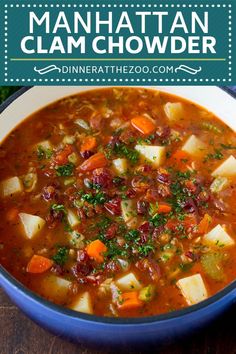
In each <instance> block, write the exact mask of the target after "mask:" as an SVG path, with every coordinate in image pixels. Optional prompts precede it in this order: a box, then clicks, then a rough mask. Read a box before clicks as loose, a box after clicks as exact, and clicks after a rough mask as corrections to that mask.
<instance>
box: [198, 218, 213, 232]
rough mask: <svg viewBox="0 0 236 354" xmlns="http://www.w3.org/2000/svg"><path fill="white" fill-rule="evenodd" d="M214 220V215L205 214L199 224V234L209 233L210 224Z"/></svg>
mask: <svg viewBox="0 0 236 354" xmlns="http://www.w3.org/2000/svg"><path fill="white" fill-rule="evenodd" d="M211 222H212V217H211V216H210V215H208V214H205V215H204V217H203V218H202V220H201V221H200V223H199V224H198V232H199V234H205V233H207V231H208V229H209V226H210V224H211Z"/></svg>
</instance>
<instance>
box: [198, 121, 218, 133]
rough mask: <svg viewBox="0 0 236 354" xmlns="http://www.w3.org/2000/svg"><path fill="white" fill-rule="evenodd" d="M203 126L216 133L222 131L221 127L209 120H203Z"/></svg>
mask: <svg viewBox="0 0 236 354" xmlns="http://www.w3.org/2000/svg"><path fill="white" fill-rule="evenodd" d="M202 127H203V129H205V130H209V131H212V132H213V133H216V134H221V133H222V130H221V129H220V128H218V127H217V126H215V125H214V124H212V123H209V122H203V123H202Z"/></svg>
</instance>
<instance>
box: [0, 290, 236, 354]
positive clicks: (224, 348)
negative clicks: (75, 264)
mask: <svg viewBox="0 0 236 354" xmlns="http://www.w3.org/2000/svg"><path fill="white" fill-rule="evenodd" d="M0 334H1V339H0V354H75V353H78V354H102V353H103V354H108V353H118V352H119V353H120V351H119V350H117V351H112V350H110V349H109V348H107V350H103V351H98V350H94V349H88V348H86V347H84V346H82V345H75V344H72V343H68V342H66V341H64V340H62V339H61V338H57V337H56V336H53V335H51V334H49V333H48V332H46V331H45V330H43V329H42V328H40V327H39V326H37V325H36V324H34V323H33V322H32V321H31V320H29V319H28V318H27V317H26V316H25V315H24V314H22V313H21V312H20V310H18V309H17V308H16V307H15V306H14V305H13V304H12V303H11V301H10V300H9V299H8V297H7V296H6V295H5V294H4V292H3V291H2V290H1V289H0ZM127 353H136V354H138V353H141V352H139V351H137V350H136V351H132V350H127ZM149 353H161V354H180V353H181V354H182V353H183V354H221V353H222V354H234V353H236V307H233V308H231V309H230V311H229V312H228V313H226V314H224V315H223V316H221V317H220V318H218V319H217V320H216V321H215V322H214V323H212V324H211V325H210V326H208V327H207V328H205V329H203V330H201V332H200V333H196V334H195V335H194V336H191V337H188V338H183V339H182V340H181V342H177V343H175V344H172V345H169V346H167V347H164V348H162V349H159V348H155V349H152V350H149ZM122 354H124V351H122Z"/></svg>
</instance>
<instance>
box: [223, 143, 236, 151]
mask: <svg viewBox="0 0 236 354" xmlns="http://www.w3.org/2000/svg"><path fill="white" fill-rule="evenodd" d="M220 146H221V147H222V149H225V150H236V146H233V145H231V144H228V145H226V144H220Z"/></svg>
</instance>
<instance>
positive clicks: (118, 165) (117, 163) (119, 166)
mask: <svg viewBox="0 0 236 354" xmlns="http://www.w3.org/2000/svg"><path fill="white" fill-rule="evenodd" d="M112 164H113V166H114V169H115V171H116V172H117V173H118V174H120V175H122V174H124V173H126V172H127V169H128V163H127V160H126V159H115V160H113V161H112Z"/></svg>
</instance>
